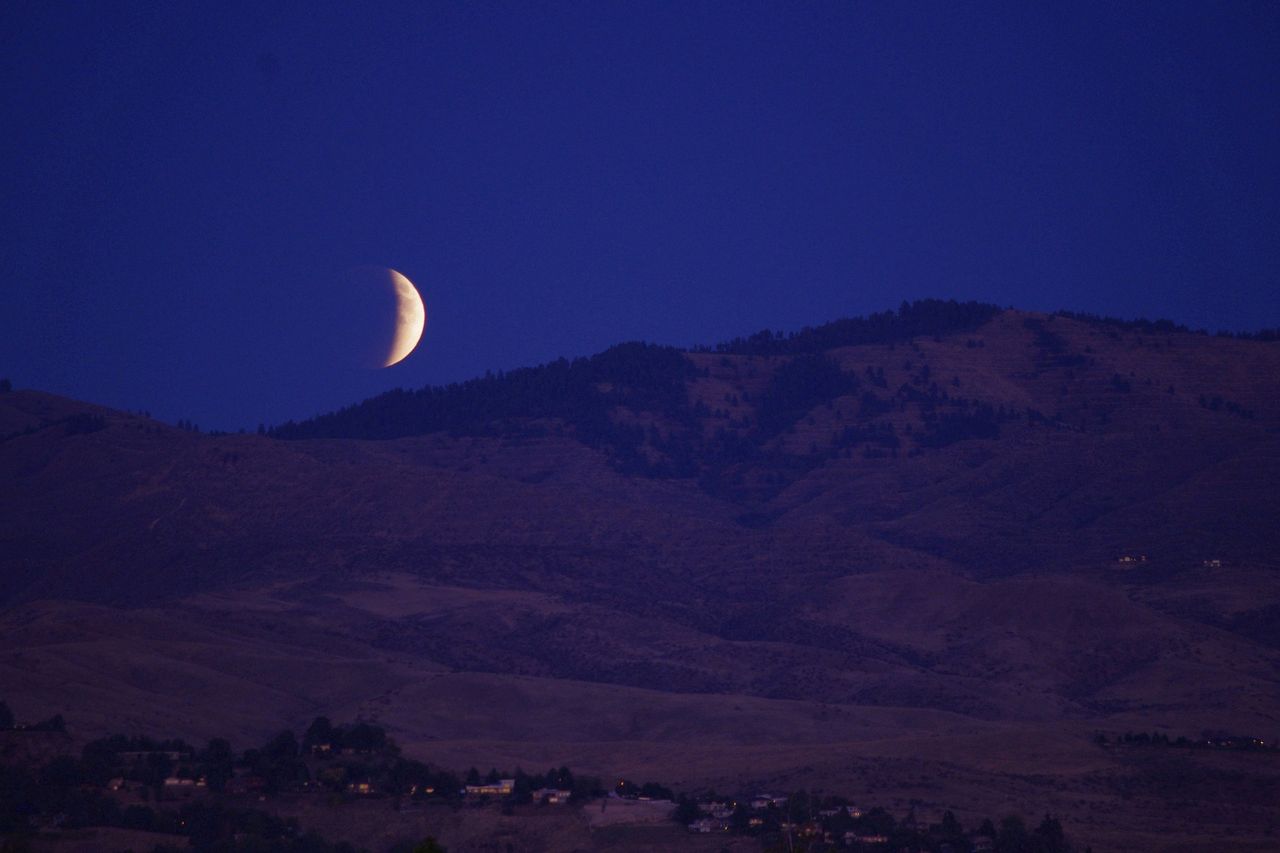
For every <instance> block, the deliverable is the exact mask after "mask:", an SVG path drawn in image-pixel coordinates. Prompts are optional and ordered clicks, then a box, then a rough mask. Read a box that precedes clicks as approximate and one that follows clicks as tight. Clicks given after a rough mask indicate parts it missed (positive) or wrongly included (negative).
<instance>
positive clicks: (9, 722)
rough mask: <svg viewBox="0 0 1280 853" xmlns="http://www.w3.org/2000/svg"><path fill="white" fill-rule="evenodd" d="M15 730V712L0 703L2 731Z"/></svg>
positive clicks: (0, 728)
mask: <svg viewBox="0 0 1280 853" xmlns="http://www.w3.org/2000/svg"><path fill="white" fill-rule="evenodd" d="M11 728H13V712H12V711H10V710H9V706H8V705H6V704H5V703H3V702H0V730H4V729H11Z"/></svg>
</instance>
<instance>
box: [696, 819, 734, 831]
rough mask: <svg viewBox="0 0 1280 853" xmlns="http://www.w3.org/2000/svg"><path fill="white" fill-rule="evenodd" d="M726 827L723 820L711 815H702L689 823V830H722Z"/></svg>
mask: <svg viewBox="0 0 1280 853" xmlns="http://www.w3.org/2000/svg"><path fill="white" fill-rule="evenodd" d="M728 828H729V827H727V826H725V824H724V822H723V821H719V820H716V819H715V818H712V817H704V818H701V819H699V820H695V821H694V822H693V823H691V824H689V831H690V832H723V831H724V830H726V829H728Z"/></svg>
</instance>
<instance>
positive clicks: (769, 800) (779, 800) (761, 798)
mask: <svg viewBox="0 0 1280 853" xmlns="http://www.w3.org/2000/svg"><path fill="white" fill-rule="evenodd" d="M786 804H787V798H786V797H775V796H772V795H770V794H756V795H755V797H753V798H752V800H751V808H753V809H767V808H769V806H785V805H786Z"/></svg>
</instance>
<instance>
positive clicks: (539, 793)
mask: <svg viewBox="0 0 1280 853" xmlns="http://www.w3.org/2000/svg"><path fill="white" fill-rule="evenodd" d="M572 796H573V791H565V790H562V789H560V788H539V789H538V790H536V791H534V792H533V801H534V802H535V803H547V804H549V805H553V806H559V805H564V804H565V803H567V802H569V798H570V797H572Z"/></svg>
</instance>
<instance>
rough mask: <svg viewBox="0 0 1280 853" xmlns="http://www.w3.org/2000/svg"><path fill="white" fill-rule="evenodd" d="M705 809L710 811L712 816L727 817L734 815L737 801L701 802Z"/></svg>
mask: <svg viewBox="0 0 1280 853" xmlns="http://www.w3.org/2000/svg"><path fill="white" fill-rule="evenodd" d="M700 805H701V806H702V809H703V811H706V812H709V813H710V814H711V816H712V817H714V818H719V819H722V820H723V819H725V818H729V817H732V816H733V808H734V806H735V805H736V804H735V803H724V802H710V803H701V804H700Z"/></svg>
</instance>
